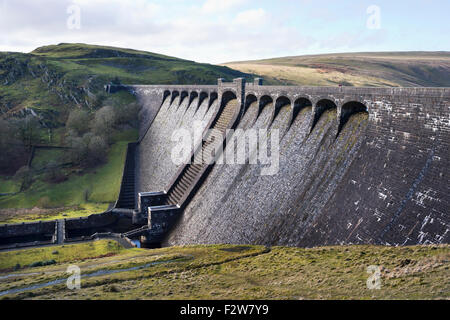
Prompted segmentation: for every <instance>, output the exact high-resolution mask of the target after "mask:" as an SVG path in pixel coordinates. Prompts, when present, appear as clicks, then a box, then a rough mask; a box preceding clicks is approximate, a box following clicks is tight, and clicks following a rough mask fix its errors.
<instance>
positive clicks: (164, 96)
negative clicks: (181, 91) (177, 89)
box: [161, 90, 170, 105]
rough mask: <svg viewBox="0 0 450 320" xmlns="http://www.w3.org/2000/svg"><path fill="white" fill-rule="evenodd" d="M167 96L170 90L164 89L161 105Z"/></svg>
mask: <svg viewBox="0 0 450 320" xmlns="http://www.w3.org/2000/svg"><path fill="white" fill-rule="evenodd" d="M168 96H170V90H164V93H163V99H162V103H161V105H163V104H164V102H166V99H167V97H168Z"/></svg>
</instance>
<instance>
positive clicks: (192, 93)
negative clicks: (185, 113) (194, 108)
mask: <svg viewBox="0 0 450 320" xmlns="http://www.w3.org/2000/svg"><path fill="white" fill-rule="evenodd" d="M197 97H198V93H197V91H192V92H191V94H190V95H189V104H188V106H187V108H188V109H189V107H190V106H191V103H192V101H194V99H195V98H197Z"/></svg>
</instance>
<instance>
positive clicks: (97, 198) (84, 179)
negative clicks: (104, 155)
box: [0, 141, 127, 208]
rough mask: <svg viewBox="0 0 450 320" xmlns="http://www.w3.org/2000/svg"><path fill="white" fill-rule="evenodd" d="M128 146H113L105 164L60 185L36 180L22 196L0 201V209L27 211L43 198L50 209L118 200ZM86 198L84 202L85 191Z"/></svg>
mask: <svg viewBox="0 0 450 320" xmlns="http://www.w3.org/2000/svg"><path fill="white" fill-rule="evenodd" d="M126 146H127V142H126V141H120V142H118V143H116V144H114V145H113V146H112V148H111V150H110V152H109V154H108V161H107V163H106V164H104V165H102V166H100V167H97V168H95V169H91V170H88V172H87V173H86V174H83V175H76V174H72V175H71V176H70V178H69V179H68V180H66V181H64V182H62V183H58V184H54V183H47V182H44V181H43V180H42V179H40V178H39V177H38V178H37V180H36V181H35V182H34V183H33V185H32V186H31V188H30V189H28V190H26V191H25V192H22V193H19V194H16V195H12V196H6V197H1V198H0V207H2V208H30V207H32V206H34V205H35V204H36V203H37V201H38V200H39V199H40V198H42V197H49V199H50V206H64V205H68V206H70V205H77V204H81V203H85V202H86V200H87V201H88V202H97V203H108V202H114V201H115V200H116V199H117V196H118V192H119V186H120V180H121V172H122V169H123V163H124V161H125V153H126V152H125V151H126ZM86 190H88V191H89V192H88V198H87V199H85V191H86Z"/></svg>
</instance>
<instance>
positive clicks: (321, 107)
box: [309, 98, 337, 133]
mask: <svg viewBox="0 0 450 320" xmlns="http://www.w3.org/2000/svg"><path fill="white" fill-rule="evenodd" d="M330 109H336V110H337V105H336V103H335V102H334V101H332V100H330V99H327V98H325V99H320V100H319V101H317V102H316V104H315V106H314V108H313V122H312V125H311V130H310V131H309V132H310V133H311V132H312V131H313V129H314V127H315V126H316V124H317V122H318V121H319V119H320V117H321V116H322V114H323V113H324V112H325V111H326V110H330Z"/></svg>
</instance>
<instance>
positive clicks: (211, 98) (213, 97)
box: [208, 92, 218, 110]
mask: <svg viewBox="0 0 450 320" xmlns="http://www.w3.org/2000/svg"><path fill="white" fill-rule="evenodd" d="M217 97H218V95H217V92H211V94H210V95H209V102H208V110H209V108H211V106H212V104H213V103H214V101H216V100H217Z"/></svg>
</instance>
